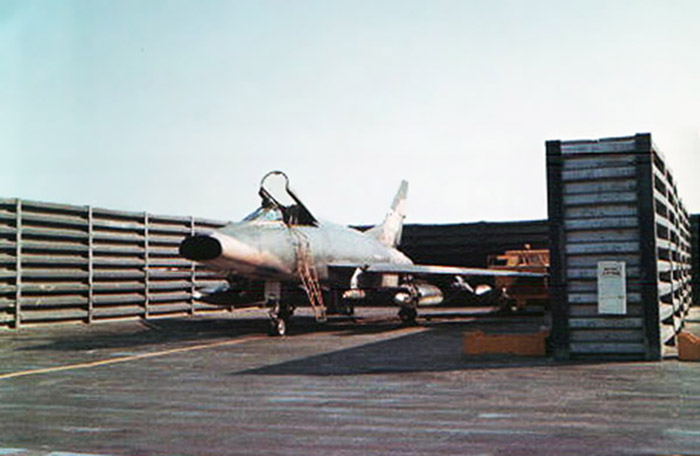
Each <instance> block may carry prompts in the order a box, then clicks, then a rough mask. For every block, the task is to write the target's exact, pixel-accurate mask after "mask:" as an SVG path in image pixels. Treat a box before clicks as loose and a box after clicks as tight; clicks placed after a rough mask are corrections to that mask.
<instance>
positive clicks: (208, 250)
mask: <svg viewBox="0 0 700 456" xmlns="http://www.w3.org/2000/svg"><path fill="white" fill-rule="evenodd" d="M221 252H222V249H221V242H219V240H218V239H216V238H213V237H211V236H207V235H202V234H199V235H196V236H189V237H187V238H185V240H184V241H182V243H181V244H180V255H182V256H183V257H185V258H187V259H188V260H192V261H206V260H214V259H216V258H218V257H219V256H220V255H221Z"/></svg>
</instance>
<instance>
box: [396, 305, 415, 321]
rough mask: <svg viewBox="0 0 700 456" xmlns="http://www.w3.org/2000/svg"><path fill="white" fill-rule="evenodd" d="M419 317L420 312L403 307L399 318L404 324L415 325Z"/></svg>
mask: <svg viewBox="0 0 700 456" xmlns="http://www.w3.org/2000/svg"><path fill="white" fill-rule="evenodd" d="M417 316H418V311H417V310H416V309H413V308H411V307H402V308H401V309H400V310H399V318H400V319H401V322H402V323H404V324H407V325H408V324H413V323H415V322H416V317H417Z"/></svg>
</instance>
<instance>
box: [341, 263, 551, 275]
mask: <svg viewBox="0 0 700 456" xmlns="http://www.w3.org/2000/svg"><path fill="white" fill-rule="evenodd" d="M329 267H330V268H338V269H357V268H359V269H360V270H361V271H362V272H364V273H375V274H413V275H423V276H431V275H433V276H435V275H450V276H480V277H546V276H547V274H544V273H539V272H526V271H515V270H504V269H485V268H462V267H458V266H434V265H429V264H393V263H377V264H366V265H362V264H347V263H344V264H332V265H329Z"/></svg>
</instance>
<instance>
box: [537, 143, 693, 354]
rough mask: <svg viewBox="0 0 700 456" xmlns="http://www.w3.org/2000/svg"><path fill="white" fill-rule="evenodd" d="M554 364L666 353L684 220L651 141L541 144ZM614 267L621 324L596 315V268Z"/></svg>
mask: <svg viewBox="0 0 700 456" xmlns="http://www.w3.org/2000/svg"><path fill="white" fill-rule="evenodd" d="M547 169H548V187H549V216H550V230H551V232H550V236H551V239H552V247H551V254H552V255H551V269H552V277H551V281H550V287H551V288H552V292H553V298H554V299H553V321H554V328H553V329H554V331H553V338H554V343H555V350H556V351H557V356H559V357H564V358H565V357H582V356H602V355H614V356H629V357H632V358H639V359H659V358H660V357H662V356H669V355H672V354H673V353H674V345H675V335H676V333H677V332H678V331H679V330H680V328H681V327H682V325H683V320H684V317H685V315H686V313H687V311H688V308H689V306H690V303H691V295H690V293H691V272H690V268H691V264H690V263H691V258H690V253H691V236H690V223H689V217H688V214H687V212H686V211H685V209H684V208H683V206H682V204H681V203H680V200H679V198H678V192H677V190H676V186H675V183H674V181H673V177H672V175H671V173H670V171H669V170H668V169H667V166H666V164H665V162H664V159H663V157H662V156H661V154H660V153H659V152H658V150H657V149H656V148H655V147H654V146H653V145H652V142H651V135H649V134H639V135H636V136H633V137H625V138H612V139H602V140H595V141H567V142H561V141H549V142H547ZM609 260H612V261H624V262H625V263H626V268H627V303H628V304H627V314H626V315H624V316H612V315H600V314H599V313H598V307H597V304H598V302H597V301H598V298H597V264H598V262H600V261H609Z"/></svg>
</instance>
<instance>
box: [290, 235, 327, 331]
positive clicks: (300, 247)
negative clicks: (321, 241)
mask: <svg viewBox="0 0 700 456" xmlns="http://www.w3.org/2000/svg"><path fill="white" fill-rule="evenodd" d="M289 231H290V232H291V233H292V237H293V239H294V247H295V250H296V257H297V274H299V278H300V279H301V284H302V286H303V287H304V290H305V291H306V296H307V297H308V298H309V304H311V307H312V308H313V309H314V316H315V317H316V321H318V322H325V321H326V306H325V304H324V303H323V294H322V293H321V285H320V283H319V281H318V272H317V271H316V266H315V264H314V257H313V253H312V252H311V243H310V242H309V238H307V237H306V235H305V234H304V233H302V232H301V231H300V230H298V229H294V228H290V230H289Z"/></svg>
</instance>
